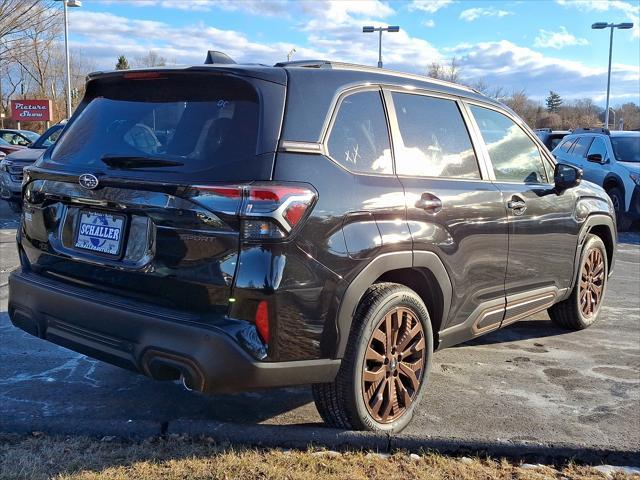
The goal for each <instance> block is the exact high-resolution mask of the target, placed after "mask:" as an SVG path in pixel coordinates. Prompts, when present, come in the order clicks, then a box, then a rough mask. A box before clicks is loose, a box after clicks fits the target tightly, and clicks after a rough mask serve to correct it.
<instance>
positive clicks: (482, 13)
mask: <svg viewBox="0 0 640 480" xmlns="http://www.w3.org/2000/svg"><path fill="white" fill-rule="evenodd" d="M507 15H513V12H509V11H507V10H498V9H495V8H493V7H488V8H484V7H477V8H467V9H466V10H463V11H462V12H460V17H459V18H460V20H464V21H465V22H473V21H474V20H477V19H478V18H480V17H498V18H502V17H506V16H507Z"/></svg>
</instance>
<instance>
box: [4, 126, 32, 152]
mask: <svg viewBox="0 0 640 480" xmlns="http://www.w3.org/2000/svg"><path fill="white" fill-rule="evenodd" d="M38 137H40V134H38V133H36V132H32V131H31V130H15V129H12V128H2V129H0V138H2V139H3V140H4V141H5V142H7V143H8V144H10V145H19V146H21V147H28V146H29V145H31V144H32V143H33V142H35V141H36V140H37V139H38Z"/></svg>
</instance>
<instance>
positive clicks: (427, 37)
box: [69, 0, 640, 105]
mask: <svg viewBox="0 0 640 480" xmlns="http://www.w3.org/2000/svg"><path fill="white" fill-rule="evenodd" d="M639 16H640V2H639V1H638V0H630V1H623V0H524V1H515V0H501V1H500V0H498V1H495V0H494V1H476V0H404V1H392V0H390V1H384V0H355V1H346V0H344V1H332V0H297V1H296V0H84V1H83V2H82V7H80V8H71V9H69V29H70V30H69V31H70V42H71V48H72V49H74V50H79V51H81V52H82V53H83V54H84V55H86V56H88V57H90V58H91V59H92V63H93V64H94V66H95V67H96V68H98V69H101V70H103V69H112V68H114V65H115V63H116V60H117V58H118V56H119V55H125V56H126V57H127V58H128V59H129V60H130V61H132V60H134V59H135V58H136V57H140V56H143V55H145V54H146V53H147V52H149V51H150V50H153V51H155V52H157V53H158V54H159V55H161V56H163V57H165V58H166V59H167V61H168V63H171V64H180V65H184V64H200V63H202V62H203V61H204V58H205V56H206V52H207V50H220V51H222V52H225V53H227V54H228V55H230V56H231V57H232V58H233V59H234V60H236V61H237V62H239V63H240V62H252V63H264V64H268V65H272V64H274V63H276V62H280V61H285V60H286V57H287V53H288V52H289V51H290V50H291V49H293V48H295V49H296V52H295V53H294V54H293V59H294V60H303V59H327V60H334V61H344V62H351V63H360V64H366V65H372V66H375V65H376V64H377V60H378V36H377V33H376V34H370V33H369V34H365V33H362V26H363V25H374V26H387V25H399V26H400V32H398V33H385V34H383V39H382V55H383V62H384V66H385V67H386V68H391V69H394V70H400V71H406V72H412V73H419V74H425V73H426V72H427V70H428V67H429V65H430V64H431V63H432V62H441V63H446V62H448V61H450V59H451V58H452V57H455V58H456V60H457V61H458V63H459V65H460V74H461V76H462V78H463V79H464V80H465V81H467V82H471V83H472V82H475V81H478V80H482V81H483V82H484V83H485V84H487V85H488V86H490V87H502V88H503V89H504V90H505V91H506V92H511V91H520V90H522V89H524V90H525V91H526V93H527V94H528V95H529V96H530V97H532V98H533V99H535V100H542V99H544V98H545V97H546V96H547V95H548V93H549V90H554V91H556V92H558V93H559V94H560V95H561V96H562V97H563V98H564V99H567V100H570V99H577V98H584V97H590V98H593V99H594V100H595V101H596V102H597V103H598V104H604V98H605V92H606V81H607V80H606V74H607V62H608V51H609V41H608V40H609V30H592V29H591V24H592V23H594V22H600V21H602V22H615V23H620V22H633V23H634V25H635V26H634V28H633V29H632V30H616V31H615V33H614V45H613V69H612V80H611V102H612V104H613V105H617V104H621V103H624V102H628V101H633V102H636V103H640V66H639V63H640V28H639V18H638V17H639Z"/></svg>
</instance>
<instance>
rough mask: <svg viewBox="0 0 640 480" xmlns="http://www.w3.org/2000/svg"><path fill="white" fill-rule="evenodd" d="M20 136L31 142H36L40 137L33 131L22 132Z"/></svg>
mask: <svg viewBox="0 0 640 480" xmlns="http://www.w3.org/2000/svg"><path fill="white" fill-rule="evenodd" d="M20 134H21V135H22V136H23V137H27V138H28V139H29V141H30V142H35V141H36V140H37V139H38V138H39V137H40V135H38V134H37V133H36V132H32V131H31V130H20Z"/></svg>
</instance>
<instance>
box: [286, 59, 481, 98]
mask: <svg viewBox="0 0 640 480" xmlns="http://www.w3.org/2000/svg"><path fill="white" fill-rule="evenodd" d="M274 67H303V68H329V69H335V70H359V71H362V72H371V73H382V74H388V75H400V76H402V77H404V78H410V79H413V80H420V81H422V82H431V83H435V84H437V85H442V86H445V87H453V88H458V89H461V90H465V91H467V92H474V93H478V94H480V92H478V91H477V90H476V89H474V88H471V87H467V86H466V85H460V84H459V83H453V82H447V81H446V80H440V79H439V78H432V77H428V76H426V75H417V74H415V73H405V72H400V71H397V70H390V69H388V68H379V67H371V66H368V65H359V64H356V63H345V62H333V61H331V60H296V61H293V62H279V63H276V64H275V65H274Z"/></svg>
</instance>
